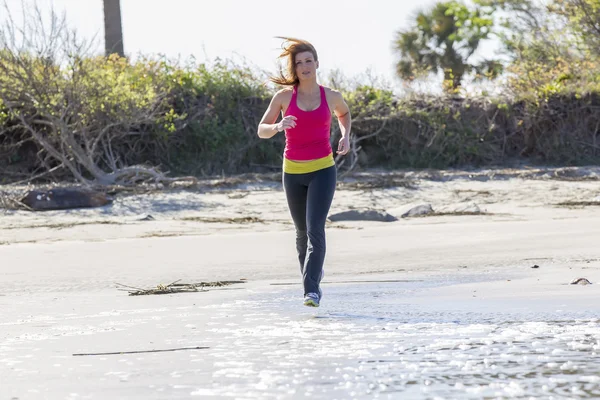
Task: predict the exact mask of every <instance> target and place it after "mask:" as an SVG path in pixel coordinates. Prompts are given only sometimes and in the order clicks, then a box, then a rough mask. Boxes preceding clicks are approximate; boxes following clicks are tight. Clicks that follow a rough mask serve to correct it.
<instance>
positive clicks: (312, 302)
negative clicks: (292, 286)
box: [304, 293, 319, 307]
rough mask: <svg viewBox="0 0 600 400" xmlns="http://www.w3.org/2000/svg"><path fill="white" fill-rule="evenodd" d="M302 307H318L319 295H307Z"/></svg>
mask: <svg viewBox="0 0 600 400" xmlns="http://www.w3.org/2000/svg"><path fill="white" fill-rule="evenodd" d="M304 305H305V306H308V307H319V295H318V294H316V293H307V294H306V296H304Z"/></svg>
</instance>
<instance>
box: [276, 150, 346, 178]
mask: <svg viewBox="0 0 600 400" xmlns="http://www.w3.org/2000/svg"><path fill="white" fill-rule="evenodd" d="M333 165H335V161H334V160H333V153H330V154H329V155H328V156H326V157H323V158H318V159H316V160H311V161H307V162H297V161H292V160H288V159H287V158H284V159H283V172H285V173H287V174H307V173H309V172H315V171H318V170H320V169H324V168H328V167H331V166H333Z"/></svg>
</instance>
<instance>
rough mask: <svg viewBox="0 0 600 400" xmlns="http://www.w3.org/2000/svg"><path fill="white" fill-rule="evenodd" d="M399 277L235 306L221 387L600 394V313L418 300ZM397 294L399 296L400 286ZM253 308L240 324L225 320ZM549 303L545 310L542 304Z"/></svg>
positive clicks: (265, 393) (224, 333)
mask: <svg viewBox="0 0 600 400" xmlns="http://www.w3.org/2000/svg"><path fill="white" fill-rule="evenodd" d="M398 286H399V284H368V285H351V286H341V287H332V288H330V289H328V290H327V295H326V297H324V299H323V305H322V307H321V308H319V309H314V310H311V309H307V310H308V311H307V310H303V309H302V308H301V307H302V306H299V305H298V303H299V298H298V296H297V293H295V291H294V290H287V291H282V292H281V293H279V295H277V296H276V297H275V298H262V299H260V298H256V299H252V300H249V301H243V302H238V303H236V304H234V305H231V306H230V307H231V309H229V310H226V311H225V310H224V311H223V312H222V313H221V314H220V316H218V317H216V318H215V322H217V324H216V325H215V326H214V327H213V328H212V329H210V331H211V332H212V333H213V334H216V335H219V336H220V337H221V338H222V339H223V342H224V344H223V345H222V346H217V347H215V348H213V349H212V350H211V351H210V352H209V354H211V355H212V356H213V357H215V359H216V360H215V362H214V372H213V374H212V377H213V379H214V383H213V384H212V386H210V387H207V386H205V387H203V388H201V389H199V390H197V391H195V392H193V394H195V395H223V396H233V397H243V398H294V397H298V398H299V397H302V396H304V395H307V394H310V395H312V396H315V397H313V398H327V399H333V398H339V399H343V398H364V399H368V398H394V399H398V398H402V399H413V398H414V399H437V398H439V399H442V398H444V399H448V398H452V399H457V398H460V399H471V398H473V399H481V398H536V399H538V398H594V397H600V363H598V360H597V358H598V353H599V352H600V320H599V319H598V316H599V315H598V314H597V313H595V312H591V311H590V312H585V311H571V312H567V313H565V311H564V310H559V309H554V310H552V309H551V308H552V305H551V304H550V305H537V306H534V307H526V308H522V307H516V311H515V310H514V308H515V307H513V309H511V310H508V311H503V312H498V311H487V310H477V309H472V310H465V311H461V310H458V309H452V308H451V307H444V305H439V304H437V305H420V306H417V305H414V304H411V302H410V298H407V297H406V296H399V294H404V295H407V294H410V293H409V292H410V291H411V290H412V289H411V290H409V289H406V290H404V293H401V292H403V290H402V289H399V288H398ZM399 292H400V293H399ZM235 309H238V310H240V312H243V310H252V311H251V312H249V313H247V314H246V315H245V317H244V321H243V323H241V324H239V325H233V326H227V324H224V323H222V321H223V320H226V319H228V318H230V316H231V312H235V311H234V310H235ZM543 309H546V310H543Z"/></svg>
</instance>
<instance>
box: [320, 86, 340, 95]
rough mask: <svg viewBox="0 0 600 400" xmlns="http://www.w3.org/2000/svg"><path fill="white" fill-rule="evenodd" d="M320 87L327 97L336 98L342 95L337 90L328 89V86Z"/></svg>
mask: <svg viewBox="0 0 600 400" xmlns="http://www.w3.org/2000/svg"><path fill="white" fill-rule="evenodd" d="M321 87H322V88H323V89H324V90H325V94H326V95H327V96H331V97H337V96H341V95H342V93H341V92H340V91H339V90H336V89H332V88H330V87H328V86H324V85H321Z"/></svg>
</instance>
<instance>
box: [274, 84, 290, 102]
mask: <svg viewBox="0 0 600 400" xmlns="http://www.w3.org/2000/svg"><path fill="white" fill-rule="evenodd" d="M293 90H294V89H293V88H292V87H285V88H283V89H280V90H278V91H277V92H275V97H276V98H278V99H281V100H289V99H291V98H292V92H293Z"/></svg>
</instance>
